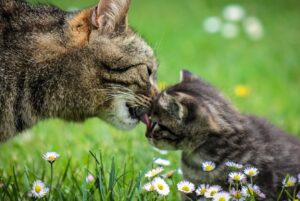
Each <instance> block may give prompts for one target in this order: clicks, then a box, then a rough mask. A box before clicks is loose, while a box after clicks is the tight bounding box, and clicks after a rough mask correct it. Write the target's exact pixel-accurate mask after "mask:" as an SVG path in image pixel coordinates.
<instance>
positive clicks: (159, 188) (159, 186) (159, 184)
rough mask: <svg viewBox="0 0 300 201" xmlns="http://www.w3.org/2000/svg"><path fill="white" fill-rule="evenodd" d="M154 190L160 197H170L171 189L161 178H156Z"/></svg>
mask: <svg viewBox="0 0 300 201" xmlns="http://www.w3.org/2000/svg"><path fill="white" fill-rule="evenodd" d="M152 183H153V185H154V189H155V190H156V192H157V193H158V194H160V195H168V194H169V193H170V188H169V186H168V184H167V183H166V182H165V180H163V179H162V178H160V177H156V178H155V179H154V180H153V182H152Z"/></svg>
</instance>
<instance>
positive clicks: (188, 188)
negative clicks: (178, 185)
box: [182, 186, 190, 191]
mask: <svg viewBox="0 0 300 201" xmlns="http://www.w3.org/2000/svg"><path fill="white" fill-rule="evenodd" d="M182 190H183V191H190V187H189V186H183V187H182Z"/></svg>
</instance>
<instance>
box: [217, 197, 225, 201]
mask: <svg viewBox="0 0 300 201" xmlns="http://www.w3.org/2000/svg"><path fill="white" fill-rule="evenodd" d="M218 201H226V200H225V198H223V197H220V198H219V200H218Z"/></svg>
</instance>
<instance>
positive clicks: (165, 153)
mask: <svg viewBox="0 0 300 201" xmlns="http://www.w3.org/2000/svg"><path fill="white" fill-rule="evenodd" d="M152 148H153V149H154V150H155V151H157V152H158V153H160V154H161V155H167V154H168V153H169V152H168V151H167V150H162V149H158V148H156V147H152Z"/></svg>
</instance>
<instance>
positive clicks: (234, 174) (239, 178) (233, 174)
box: [229, 172, 245, 181]
mask: <svg viewBox="0 0 300 201" xmlns="http://www.w3.org/2000/svg"><path fill="white" fill-rule="evenodd" d="M229 178H231V179H233V180H234V181H242V180H243V179H245V175H244V174H243V173H240V172H231V173H229Z"/></svg>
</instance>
